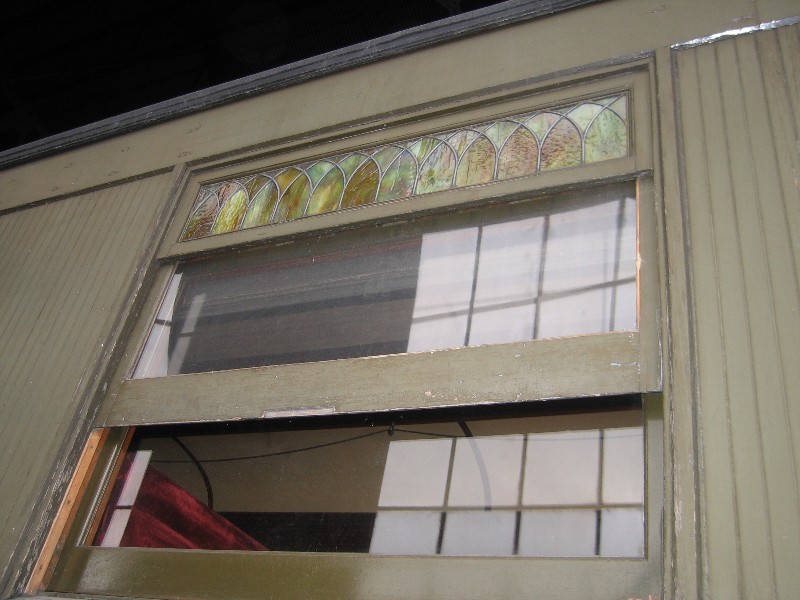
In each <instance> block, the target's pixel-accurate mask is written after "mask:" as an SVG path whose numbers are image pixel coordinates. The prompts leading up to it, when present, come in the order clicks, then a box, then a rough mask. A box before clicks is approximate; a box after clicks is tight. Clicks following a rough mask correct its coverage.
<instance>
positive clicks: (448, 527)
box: [370, 424, 644, 557]
mask: <svg viewBox="0 0 800 600" xmlns="http://www.w3.org/2000/svg"><path fill="white" fill-rule="evenodd" d="M462 427H465V434H466V435H465V437H460V438H452V439H451V440H450V443H449V464H448V468H447V480H446V482H445V485H444V500H443V502H442V504H441V505H434V504H431V505H424V504H423V503H421V502H419V498H418V497H416V496H415V495H414V494H413V493H412V494H411V495H409V496H407V497H406V498H400V499H399V502H398V503H397V504H396V505H390V504H388V503H385V502H383V501H381V502H380V503H379V510H378V514H377V518H376V521H375V529H374V532H373V543H372V546H371V549H370V552H372V553H374V554H437V555H458V556H465V555H467V556H469V555H475V556H482V555H483V556H485V555H489V556H504V555H507V556H611V557H642V556H644V496H643V489H644V473H643V471H642V466H643V464H644V462H643V459H644V457H643V446H644V439H643V437H642V429H641V428H622V429H620V428H615V429H609V430H606V429H596V430H581V431H573V432H565V433H567V434H569V435H571V436H573V438H575V439H577V437H576V436H581V437H582V438H583V440H581V441H586V438H587V436H588V437H593V438H594V439H596V444H597V452H596V462H595V464H594V466H593V467H591V469H592V470H593V471H594V474H595V475H596V476H595V477H592V479H594V480H595V485H594V486H593V490H592V491H593V493H594V497H593V498H591V499H587V500H584V501H580V500H577V501H576V500H575V499H574V498H573V499H572V502H569V501H564V502H558V501H557V500H553V499H551V501H550V502H548V503H537V502H535V501H533V499H529V500H528V501H527V502H526V498H525V489H526V475H527V476H530V474H531V473H530V472H529V471H530V470H529V469H528V465H529V463H531V462H535V461H537V457H536V456H531V452H530V451H529V442H530V441H531V439H532V438H533V439H536V438H542V437H544V438H547V437H548V436H553V434H550V433H544V434H537V433H532V434H524V435H520V436H489V437H482V438H481V437H478V438H476V437H472V436H471V433H470V432H469V430H468V428H466V425H465V424H464V425H462ZM609 434H610V437H609ZM556 435H558V434H556ZM513 437H521V440H520V444H519V447H520V453H521V456H520V457H519V471H518V475H517V484H516V488H517V490H516V492H517V493H516V501H515V503H505V504H503V503H494V502H492V501H491V500H490V498H491V496H490V495H489V493H488V491H485V495H484V497H485V498H487V499H489V500H487V501H486V502H484V504H483V505H482V506H474V505H468V504H467V503H464V502H458V501H455V502H454V501H453V494H452V490H453V489H454V485H453V479H454V473H455V471H456V456H457V453H456V448H457V446H458V444H459V443H463V442H468V443H470V445H471V446H472V447H473V448H474V449H475V459H476V461H481V460H482V454H481V452H480V450H479V448H478V444H479V443H480V442H481V440H492V439H503V438H513ZM537 441H538V440H537ZM620 442H622V444H621V443H620ZM626 442H627V447H626V446H625V443H626ZM397 443H414V442H413V441H412V442H391V444H397ZM610 444H611V445H616V446H622V447H621V448H617V451H616V452H614V457H613V458H612V461H613V462H612V464H611V465H609V464H608V462H609V459H608V455H607V452H606V450H607V448H608V446H609V445H610ZM620 450H622V451H627V452H628V455H629V456H632V458H628V459H627V460H626V458H625V455H624V454H623V452H620ZM439 451H440V453H441V452H443V451H445V449H444V448H439ZM576 454H577V458H579V459H581V460H582V459H584V458H585V455H584V454H583V453H581V452H576ZM559 455H563V452H559ZM429 458H430V457H429ZM434 462H435V464H436V465H438V466H437V469H438V470H439V471H441V470H443V469H442V467H441V465H440V462H441V461H439V460H434ZM625 463H627V464H625ZM425 464H426V462H425V461H421V462H420V463H418V464H416V465H414V468H416V469H420V470H423V469H424V468H425ZM609 468H611V469H612V471H616V483H620V481H621V479H622V478H623V476H622V473H624V477H625V478H627V479H628V480H629V484H628V486H627V487H628V488H629V489H630V490H634V492H633V493H631V492H630V491H627V492H626V491H625V490H623V491H622V493H621V495H620V494H619V493H617V492H615V490H614V489H609V486H608V485H607V484H606V480H607V471H608V469H609ZM391 470H392V469H391V467H390V464H389V462H388V461H387V465H386V471H385V472H384V483H383V485H384V486H385V485H386V484H387V480H391V478H392V477H393V474H392V472H391ZM479 470H481V471H484V470H483V469H479ZM502 471H503V469H502V468H494V469H491V468H487V469H485V472H486V473H487V474H488V473H495V472H502ZM613 478H614V476H613V475H612V479H613ZM483 484H484V485H485V486H486V485H489V482H488V475H487V480H484V482H483ZM546 484H547V485H551V484H552V482H546ZM623 487H625V486H623ZM436 495H437V497H439V496H441V491H439V492H437V493H436ZM615 495H617V496H618V497H617V498H614V496H615ZM381 497H382V499H383V498H384V496H383V494H382V495H381ZM396 500H397V499H396ZM392 515H395V516H392ZM470 515H471V516H470ZM481 515H483V517H481ZM482 521H483V523H482ZM434 523H438V531H431V529H430V528H431V527H432V526H433V524H434ZM426 524H427V525H426ZM482 525H483V527H484V528H485V531H479V529H480V527H481V526H482ZM426 527H427V530H426ZM406 528H410V530H413V531H416V532H417V534H416V535H418V537H417V538H416V541H409V540H408V536H404V535H403V534H402V532H403V531H404V530H405V529H406ZM464 528H468V529H469V531H466V530H465V529H464ZM565 531H566V532H567V535H566V536H564V535H563V534H564V532H565ZM537 533H538V534H539V535H537ZM548 536H549V537H550V539H549V540H548V539H546V538H548ZM500 538H502V539H500ZM398 540H399V541H398ZM434 540H435V551H434ZM458 540H460V542H459V541H458ZM482 540H483V541H484V542H485V544H483V545H482Z"/></svg>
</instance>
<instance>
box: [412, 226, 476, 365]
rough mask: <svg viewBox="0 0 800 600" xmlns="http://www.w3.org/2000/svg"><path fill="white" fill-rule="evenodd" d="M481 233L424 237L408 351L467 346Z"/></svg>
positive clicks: (459, 231)
mask: <svg viewBox="0 0 800 600" xmlns="http://www.w3.org/2000/svg"><path fill="white" fill-rule="evenodd" d="M477 239H478V229H477V228H471V229H456V230H453V231H443V232H440V233H426V234H424V235H423V236H422V249H421V252H420V261H419V271H418V274H417V295H416V297H415V299H414V312H413V315H412V317H411V319H412V321H411V323H412V324H411V330H410V331H409V334H408V351H409V352H415V351H418V350H430V349H432V348H455V347H458V346H463V345H464V332H465V331H466V329H467V318H468V315H469V305H470V297H471V295H472V279H473V277H472V273H473V271H474V270H475V248H476V244H477Z"/></svg>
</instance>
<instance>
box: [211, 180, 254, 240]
mask: <svg viewBox="0 0 800 600" xmlns="http://www.w3.org/2000/svg"><path fill="white" fill-rule="evenodd" d="M246 210H247V192H246V191H245V190H244V188H239V189H238V190H236V192H234V193H233V195H232V196H231V197H230V198H228V200H227V201H226V202H225V204H224V205H223V206H222V209H221V210H220V211H219V214H218V215H217V220H216V221H215V222H214V226H213V227H212V228H211V231H212V233H214V234H217V233H228V232H229V231H236V229H238V228H239V224H240V223H241V222H242V217H244V213H245V211H246Z"/></svg>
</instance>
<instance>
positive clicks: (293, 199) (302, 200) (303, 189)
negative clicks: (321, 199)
mask: <svg viewBox="0 0 800 600" xmlns="http://www.w3.org/2000/svg"><path fill="white" fill-rule="evenodd" d="M310 194H311V183H310V182H309V181H308V177H306V176H305V175H301V176H300V177H298V178H297V179H295V181H294V183H292V184H291V185H290V186H289V188H288V189H287V190H286V191H285V192H284V194H283V196H282V197H281V201H280V204H278V209H277V210H276V211H275V217H274V218H273V219H272V222H273V223H282V222H284V221H291V220H292V219H297V218H299V217H302V216H303V211H305V209H306V203H307V202H308V197H309V195H310Z"/></svg>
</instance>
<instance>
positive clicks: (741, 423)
mask: <svg viewBox="0 0 800 600" xmlns="http://www.w3.org/2000/svg"><path fill="white" fill-rule="evenodd" d="M799 33H800V28H798V27H797V26H793V27H785V28H782V29H778V30H774V31H764V32H760V33H757V34H752V35H746V36H740V37H737V38H735V39H729V40H724V41H720V42H717V43H715V44H711V45H704V46H698V47H696V48H692V49H687V50H682V51H679V52H677V53H676V56H675V65H676V69H677V81H678V94H679V95H678V100H679V117H678V118H679V126H680V129H681V133H682V139H683V147H682V151H683V153H684V156H683V172H684V175H685V187H684V190H683V193H684V203H685V211H686V213H685V214H686V218H687V224H688V231H689V244H690V246H689V247H690V256H689V261H688V262H689V264H688V265H687V268H688V270H689V274H690V277H691V280H692V281H693V291H694V300H695V306H694V310H693V318H694V330H695V335H696V338H695V342H694V344H695V349H696V369H697V370H696V378H695V382H694V384H695V389H696V393H697V397H696V398H695V406H696V416H697V422H698V432H697V436H698V438H697V439H698V442H699V448H700V464H699V465H698V468H699V481H700V484H701V493H700V497H701V526H702V532H703V533H702V536H703V543H702V550H703V552H704V555H705V556H704V557H703V560H704V561H706V569H705V578H706V581H705V585H706V586H707V589H706V593H707V595H708V597H711V598H735V597H746V598H778V597H781V598H790V597H794V596H795V594H796V593H797V589H798V587H800V570H798V569H797V557H798V556H799V555H800V495H798V475H799V473H798V466H800V405H798V403H797V397H796V396H797V390H798V389H800V369H798V365H800V291H799V288H798V279H799V278H800V270H799V267H800V203H799V202H798V201H800V193H799V192H798V187H797V179H796V177H797V173H798V172H800V171H799V170H798V167H799V166H800V161H798V149H797V145H796V144H797V139H798V129H799V128H800V119H799V118H798V102H799V100H798V98H799V96H798V92H797V90H798V84H799V83H800V77H798V67H797V61H798V56H800V53H799V52H798V49H799V47H798V34H799ZM686 400H688V399H686ZM686 400H684V401H686ZM675 401H676V402H678V401H681V400H680V399H676V400H675ZM687 466H688V465H687Z"/></svg>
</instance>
